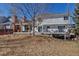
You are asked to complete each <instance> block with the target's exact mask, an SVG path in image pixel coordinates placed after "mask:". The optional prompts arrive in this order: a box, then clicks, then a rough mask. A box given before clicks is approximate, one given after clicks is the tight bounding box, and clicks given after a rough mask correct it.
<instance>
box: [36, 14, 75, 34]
mask: <svg viewBox="0 0 79 59" xmlns="http://www.w3.org/2000/svg"><path fill="white" fill-rule="evenodd" d="M74 27H75V22H74V21H73V19H72V17H70V16H68V15H67V14H40V15H38V16H37V17H36V31H37V30H38V32H42V33H43V32H51V33H57V32H59V33H61V32H66V31H67V30H68V29H70V28H74Z"/></svg>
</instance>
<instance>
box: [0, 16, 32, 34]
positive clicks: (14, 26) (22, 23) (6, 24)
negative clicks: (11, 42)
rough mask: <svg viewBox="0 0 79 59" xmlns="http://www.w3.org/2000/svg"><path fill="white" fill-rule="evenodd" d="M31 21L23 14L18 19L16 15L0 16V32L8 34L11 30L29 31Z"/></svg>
mask: <svg viewBox="0 0 79 59" xmlns="http://www.w3.org/2000/svg"><path fill="white" fill-rule="evenodd" d="M31 30H32V22H31V21H29V20H27V18H26V17H25V16H23V17H22V19H18V17H17V16H12V17H9V18H7V17H0V34H1V35H2V34H10V33H13V32H31Z"/></svg>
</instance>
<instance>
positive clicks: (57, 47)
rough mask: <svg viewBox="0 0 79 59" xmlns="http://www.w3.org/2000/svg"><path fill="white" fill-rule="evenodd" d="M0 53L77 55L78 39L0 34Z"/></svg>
mask: <svg viewBox="0 0 79 59" xmlns="http://www.w3.org/2000/svg"><path fill="white" fill-rule="evenodd" d="M0 55H7V56H9V55H18V56H25V55H27V56H33V55H34V56H40V55H42V56H48V55H49V56H52V55H79V41H68V40H67V41H65V40H60V39H55V38H51V37H47V36H44V37H42V36H34V37H33V36H26V35H4V36H0Z"/></svg>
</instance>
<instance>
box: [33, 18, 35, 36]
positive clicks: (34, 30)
mask: <svg viewBox="0 0 79 59" xmlns="http://www.w3.org/2000/svg"><path fill="white" fill-rule="evenodd" d="M33 36H35V18H33Z"/></svg>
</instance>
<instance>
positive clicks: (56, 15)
mask: <svg viewBox="0 0 79 59" xmlns="http://www.w3.org/2000/svg"><path fill="white" fill-rule="evenodd" d="M64 16H68V14H49V13H46V14H39V15H37V16H36V19H38V18H41V19H48V18H59V17H60V18H61V17H64Z"/></svg>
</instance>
